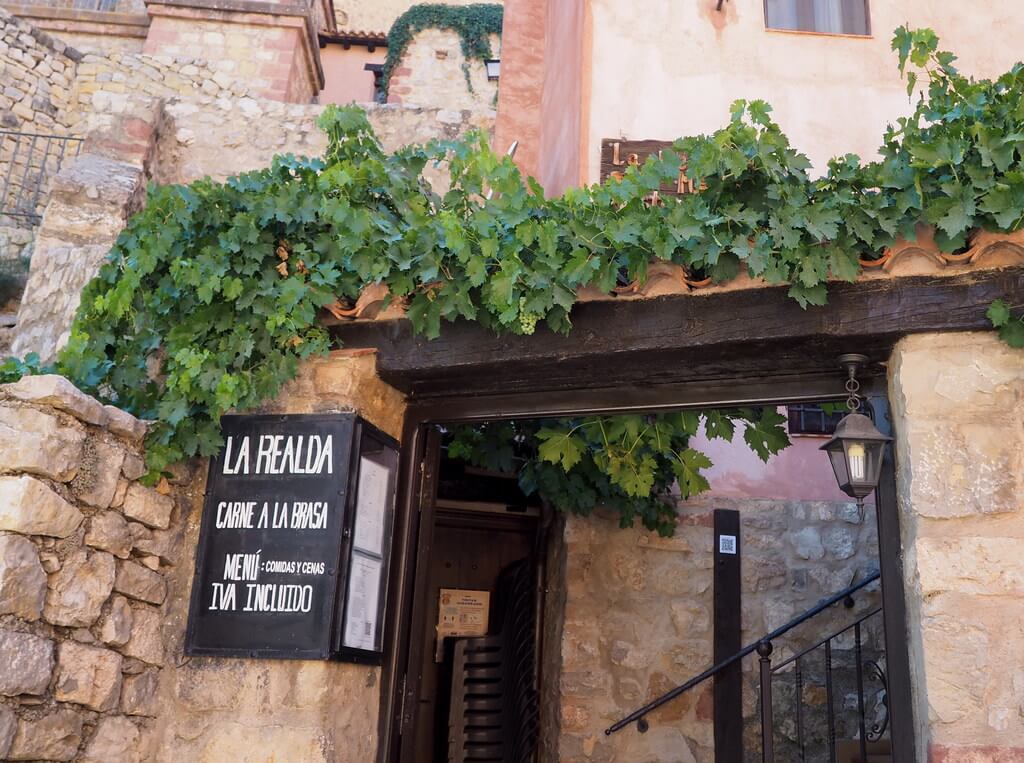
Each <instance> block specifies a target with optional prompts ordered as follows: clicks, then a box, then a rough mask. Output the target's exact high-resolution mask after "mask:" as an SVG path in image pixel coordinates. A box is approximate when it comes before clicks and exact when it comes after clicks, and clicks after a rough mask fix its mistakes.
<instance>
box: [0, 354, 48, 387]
mask: <svg viewBox="0 0 1024 763" xmlns="http://www.w3.org/2000/svg"><path fill="white" fill-rule="evenodd" d="M46 371H47V369H44V368H43V366H42V364H41V363H40V362H39V356H38V355H37V354H36V353H34V352H30V353H29V354H28V355H26V356H25V359H24V360H21V359H20V358H13V357H12V358H6V359H4V360H3V361H2V362H0V384H7V383H8V382H16V381H18V379H20V378H21V377H22V376H34V375H36V374H42V373H46Z"/></svg>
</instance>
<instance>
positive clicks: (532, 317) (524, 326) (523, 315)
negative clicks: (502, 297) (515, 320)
mask: <svg viewBox="0 0 1024 763" xmlns="http://www.w3.org/2000/svg"><path fill="white" fill-rule="evenodd" d="M543 317H544V316H543V315H541V314H540V313H532V312H530V311H528V310H527V309H526V297H520V298H519V331H520V333H522V334H525V335H526V336H530V334H532V333H533V332H534V330H535V329H536V328H537V321H539V320H540V319H541V318H543Z"/></svg>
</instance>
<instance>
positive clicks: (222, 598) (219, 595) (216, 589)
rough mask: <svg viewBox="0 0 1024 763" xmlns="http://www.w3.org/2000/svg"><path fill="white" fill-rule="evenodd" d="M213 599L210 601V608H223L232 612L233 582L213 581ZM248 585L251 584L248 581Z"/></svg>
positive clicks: (233, 606)
mask: <svg viewBox="0 0 1024 763" xmlns="http://www.w3.org/2000/svg"><path fill="white" fill-rule="evenodd" d="M212 585H213V600H212V601H211V602H210V610H211V611H217V610H224V611H227V612H234V611H235V607H236V606H237V605H236V603H235V584H234V583H213V584H212ZM250 585H252V584H251V583H250Z"/></svg>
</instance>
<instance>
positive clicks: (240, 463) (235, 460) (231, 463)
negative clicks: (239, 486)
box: [224, 436, 249, 474]
mask: <svg viewBox="0 0 1024 763" xmlns="http://www.w3.org/2000/svg"><path fill="white" fill-rule="evenodd" d="M234 440H235V438H234V436H229V437H228V441H227V445H226V446H225V450H224V474H248V473H249V438H248V437H243V438H242V441H241V442H240V443H239V444H238V453H237V454H234V457H232V452H231V451H232V448H233V446H234Z"/></svg>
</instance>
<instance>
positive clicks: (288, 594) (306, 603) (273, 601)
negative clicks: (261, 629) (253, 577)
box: [243, 583, 313, 612]
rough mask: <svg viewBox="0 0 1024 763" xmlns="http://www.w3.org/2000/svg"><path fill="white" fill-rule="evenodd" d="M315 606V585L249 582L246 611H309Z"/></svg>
mask: <svg viewBox="0 0 1024 763" xmlns="http://www.w3.org/2000/svg"><path fill="white" fill-rule="evenodd" d="M312 607H313V586H311V585H290V584H289V585H279V584H277V583H249V584H247V585H246V595H245V608H244V609H243V611H244V612H309V610H310V609H312Z"/></svg>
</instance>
